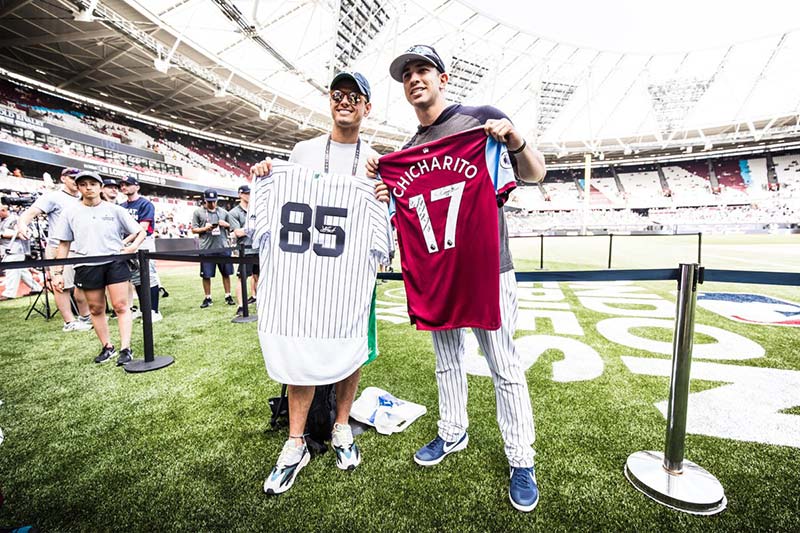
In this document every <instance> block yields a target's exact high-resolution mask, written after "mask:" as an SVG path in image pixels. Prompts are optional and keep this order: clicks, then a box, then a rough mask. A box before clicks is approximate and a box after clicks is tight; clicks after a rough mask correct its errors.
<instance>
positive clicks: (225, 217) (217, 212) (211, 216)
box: [192, 189, 236, 309]
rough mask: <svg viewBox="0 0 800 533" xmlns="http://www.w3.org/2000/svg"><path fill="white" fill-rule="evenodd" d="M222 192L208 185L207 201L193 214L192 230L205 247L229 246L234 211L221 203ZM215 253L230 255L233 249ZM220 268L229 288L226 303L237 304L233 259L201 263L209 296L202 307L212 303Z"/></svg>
mask: <svg viewBox="0 0 800 533" xmlns="http://www.w3.org/2000/svg"><path fill="white" fill-rule="evenodd" d="M217 200H219V195H218V194H217V191H215V190H214V189H206V190H205V191H204V192H203V201H204V205H203V206H202V207H198V208H197V209H195V211H194V213H193V214H192V233H194V234H195V235H197V236H198V237H199V239H200V249H201V250H211V249H214V248H227V247H228V230H230V228H231V224H230V215H229V214H228V212H227V211H225V210H224V209H222V208H221V207H217ZM213 255H223V256H230V255H231V253H230V251H226V252H217V253H214V254H213ZM217 268H219V273H220V274H222V286H223V288H224V289H225V303H226V304H228V305H236V302H234V301H233V296H231V274H233V265H232V264H231V263H226V264H222V263H220V264H219V265H217V264H215V263H200V277H201V278H203V292H204V293H205V297H204V298H203V303H202V304H200V308H201V309H205V308H206V307H208V306H209V305H211V304H212V303H214V302H213V300H212V299H211V278H213V277H214V276H215V275H216V271H217Z"/></svg>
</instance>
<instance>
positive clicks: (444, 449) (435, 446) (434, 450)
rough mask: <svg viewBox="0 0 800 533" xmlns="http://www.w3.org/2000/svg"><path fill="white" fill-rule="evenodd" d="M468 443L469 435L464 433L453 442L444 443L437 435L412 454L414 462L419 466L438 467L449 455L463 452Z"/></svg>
mask: <svg viewBox="0 0 800 533" xmlns="http://www.w3.org/2000/svg"><path fill="white" fill-rule="evenodd" d="M468 443H469V435H467V432H466V431H465V432H464V434H463V435H461V438H459V439H456V440H455V441H453V442H445V441H444V439H442V438H441V437H440V436H439V435H436V438H435V439H433V440H432V441H430V442H429V443H428V444H426V445H425V446H423V447H422V448H420V449H419V450H417V453H415V454H414V462H415V463H417V464H418V465H421V466H433V465H438V464H439V463H441V462H442V460H443V459H444V458H445V457H447V456H448V455H450V454H451V453H455V452H458V451H461V450H463V449H464V448H466V447H467V444H468Z"/></svg>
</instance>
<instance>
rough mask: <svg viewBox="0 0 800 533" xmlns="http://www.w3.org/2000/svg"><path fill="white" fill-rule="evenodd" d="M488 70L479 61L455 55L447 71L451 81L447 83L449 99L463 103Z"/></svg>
mask: <svg viewBox="0 0 800 533" xmlns="http://www.w3.org/2000/svg"><path fill="white" fill-rule="evenodd" d="M487 72H489V69H488V68H487V67H485V66H483V65H482V64H480V63H479V62H478V61H475V60H468V59H465V58H463V57H459V56H453V58H452V60H451V61H450V69H449V70H448V72H447V73H448V74H449V75H450V81H449V82H448V83H447V93H448V95H449V97H450V98H449V99H450V100H452V101H454V102H456V103H459V104H460V103H462V102H463V101H464V100H466V99H467V97H468V96H469V95H470V94H472V92H473V91H474V90H475V88H476V87H477V86H478V84H479V83H480V82H481V80H483V78H484V76H486V73H487Z"/></svg>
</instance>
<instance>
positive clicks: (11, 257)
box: [0, 204, 42, 300]
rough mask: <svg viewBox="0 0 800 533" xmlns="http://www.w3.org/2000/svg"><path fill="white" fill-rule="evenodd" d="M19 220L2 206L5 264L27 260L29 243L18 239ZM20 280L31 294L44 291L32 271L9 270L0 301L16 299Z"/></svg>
mask: <svg viewBox="0 0 800 533" xmlns="http://www.w3.org/2000/svg"><path fill="white" fill-rule="evenodd" d="M18 218H19V217H18V216H17V215H16V213H12V212H11V211H10V210H9V208H8V206H7V205H5V204H0V251H2V253H3V254H4V255H3V262H4V263H5V262H8V261H24V260H25V252H26V250H25V245H29V243H28V242H27V241H21V240H18V239H17V238H16V236H17V230H16V228H17V220H18ZM20 280H22V281H23V282H24V283H25V285H27V286H28V287H30V289H31V292H34V293H35V292H41V291H42V286H41V285H39V283H37V282H36V280H35V279H33V276H32V275H31V272H30V270H28V269H27V268H9V269H7V270H6V282H5V285H6V286H5V290H3V294H2V295H0V300H9V299H11V298H16V297H17V291H19V282H20Z"/></svg>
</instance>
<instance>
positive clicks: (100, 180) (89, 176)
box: [75, 170, 103, 185]
mask: <svg viewBox="0 0 800 533" xmlns="http://www.w3.org/2000/svg"><path fill="white" fill-rule="evenodd" d="M84 179H90V180H94V181H96V182H97V183H99V184H100V185H102V184H103V178H101V177H100V175H99V174H98V173H97V172H92V171H90V170H84V171H83V172H81V173H79V174H78V175H77V176H75V181H80V180H84Z"/></svg>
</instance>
